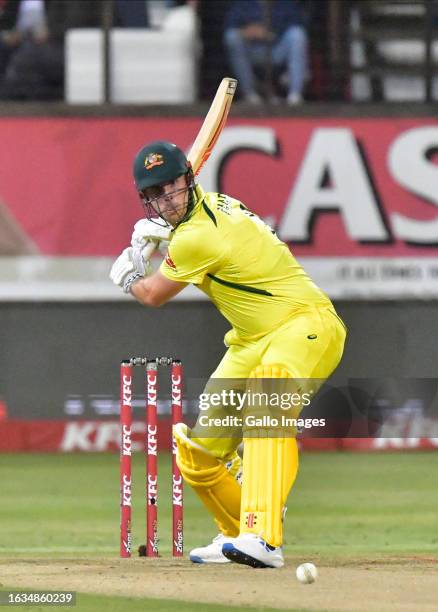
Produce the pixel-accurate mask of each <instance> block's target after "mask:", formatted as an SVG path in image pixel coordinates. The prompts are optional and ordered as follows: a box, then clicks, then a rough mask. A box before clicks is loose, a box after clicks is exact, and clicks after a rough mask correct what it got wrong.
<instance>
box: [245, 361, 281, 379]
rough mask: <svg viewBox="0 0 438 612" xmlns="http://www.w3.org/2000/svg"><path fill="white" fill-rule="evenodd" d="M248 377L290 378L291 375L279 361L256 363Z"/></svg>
mask: <svg viewBox="0 0 438 612" xmlns="http://www.w3.org/2000/svg"><path fill="white" fill-rule="evenodd" d="M249 378H292V375H291V374H290V373H289V372H288V371H287V370H286V368H284V367H283V366H282V365H280V364H279V363H273V364H270V365H261V364H260V365H258V366H257V367H255V368H254V369H253V370H252V371H251V373H250V375H249Z"/></svg>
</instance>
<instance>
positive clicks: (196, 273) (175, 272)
mask: <svg viewBox="0 0 438 612" xmlns="http://www.w3.org/2000/svg"><path fill="white" fill-rule="evenodd" d="M221 243H222V244H221ZM225 250H226V247H225V246H224V244H223V241H219V240H218V236H214V237H213V236H211V235H207V236H205V235H204V236H203V237H202V238H200V237H199V234H198V233H197V232H190V231H187V232H184V233H181V234H180V235H176V236H175V237H174V238H173V240H172V241H171V243H170V245H169V249H168V251H167V255H166V257H165V259H164V261H163V263H162V264H161V266H160V272H161V273H162V274H163V275H164V276H165V277H166V278H168V279H169V280H175V281H180V282H183V283H193V284H194V285H199V284H201V283H202V281H203V280H204V277H205V275H206V274H207V273H208V272H212V273H213V272H215V271H216V270H217V269H218V268H219V267H220V266H221V264H222V262H223V261H224V257H225Z"/></svg>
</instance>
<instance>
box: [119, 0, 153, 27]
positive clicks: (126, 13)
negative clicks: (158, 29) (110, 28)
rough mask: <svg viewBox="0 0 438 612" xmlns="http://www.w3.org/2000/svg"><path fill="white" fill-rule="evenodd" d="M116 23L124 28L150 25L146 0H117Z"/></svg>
mask: <svg viewBox="0 0 438 612" xmlns="http://www.w3.org/2000/svg"><path fill="white" fill-rule="evenodd" d="M114 25H115V26H116V27H117V26H119V27H122V28H147V27H149V20H148V13H147V2H146V1H145V0H141V1H140V0H115V4H114Z"/></svg>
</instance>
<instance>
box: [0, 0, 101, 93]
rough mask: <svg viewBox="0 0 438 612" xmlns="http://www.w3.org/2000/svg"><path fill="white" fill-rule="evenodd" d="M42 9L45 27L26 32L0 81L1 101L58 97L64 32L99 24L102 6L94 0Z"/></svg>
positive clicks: (53, 1)
mask: <svg viewBox="0 0 438 612" xmlns="http://www.w3.org/2000/svg"><path fill="white" fill-rule="evenodd" d="M25 1H27V0H21V2H20V5H21V4H24V2H25ZM30 1H31V2H34V0H30ZM37 2H39V0H37ZM44 6H45V27H41V28H39V29H34V30H33V31H28V32H27V33H26V35H24V36H23V37H22V40H21V42H19V46H18V48H17V49H16V50H15V51H14V53H13V54H12V55H11V57H10V59H9V61H8V64H7V67H6V71H5V73H4V75H3V78H2V79H1V80H0V98H2V99H8V100H54V99H59V98H62V97H63V88H64V34H65V32H66V31H67V30H68V29H69V28H84V27H97V26H99V25H100V23H101V9H102V3H101V2H96V1H95V0H46V1H45V3H44Z"/></svg>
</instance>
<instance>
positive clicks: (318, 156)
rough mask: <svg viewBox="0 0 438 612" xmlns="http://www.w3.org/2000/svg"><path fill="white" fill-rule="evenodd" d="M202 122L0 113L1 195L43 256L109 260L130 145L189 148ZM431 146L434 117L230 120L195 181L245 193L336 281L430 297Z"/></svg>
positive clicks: (123, 230) (121, 242)
mask: <svg viewBox="0 0 438 612" xmlns="http://www.w3.org/2000/svg"><path fill="white" fill-rule="evenodd" d="M200 124H201V119H198V118H175V117H174V118H162V119H155V118H128V117H123V118H50V119H49V118H0V133H1V139H0V158H1V164H0V201H1V202H3V204H4V205H6V207H7V208H8V210H9V211H10V212H11V213H12V215H13V217H15V219H16V220H17V222H18V224H19V225H20V226H21V228H22V229H23V230H24V232H25V233H26V234H27V235H28V236H30V237H31V238H32V239H33V241H34V242H35V243H36V245H37V248H38V250H39V252H40V253H41V254H43V255H61V256H108V257H109V256H115V255H117V254H118V253H119V252H120V251H121V250H122V249H123V248H124V247H125V246H126V244H127V243H129V239H130V236H131V232H132V226H133V224H134V222H135V221H136V220H137V219H139V218H140V217H141V216H142V209H141V207H140V205H139V201H138V198H137V195H136V193H135V190H134V187H133V182H132V176H131V164H132V160H133V157H134V155H135V153H136V151H137V150H138V149H139V148H140V147H141V146H142V145H143V144H144V143H145V142H147V141H151V140H155V139H168V140H171V141H173V142H175V143H177V144H178V145H179V146H181V147H182V148H183V149H185V150H187V149H188V148H189V147H190V144H191V143H192V141H193V139H194V137H195V136H196V133H197V131H198V129H199V127H200ZM437 151H438V125H437V122H436V120H435V119H433V118H430V119H428V118H424V119H423V118H422V119H405V118H366V119H339V118H338V119H330V118H328V119H327V118H309V119H307V118H293V117H289V118H285V117H284V118H279V117H273V118H252V119H249V118H247V119H239V118H231V119H230V120H229V123H228V124H227V127H226V129H225V130H224V132H223V134H222V136H221V138H220V139H219V141H218V143H217V145H216V147H215V150H214V152H213V154H212V156H211V157H210V160H209V162H208V164H207V166H206V168H205V169H204V170H203V172H202V173H201V176H200V181H201V183H202V184H203V186H204V187H205V188H206V189H207V190H221V191H224V192H226V193H229V194H230V195H232V196H235V197H237V198H239V199H241V200H242V201H244V202H245V204H246V205H247V206H248V207H249V208H251V209H253V210H254V211H255V212H257V213H258V214H260V215H261V216H262V217H263V218H265V219H266V220H267V221H268V222H270V223H271V224H272V225H273V226H274V227H275V228H276V230H277V232H278V234H279V236H280V238H282V239H283V240H285V241H286V242H288V243H289V244H290V245H291V247H292V249H293V251H294V253H295V254H296V255H297V256H298V257H299V258H304V259H309V261H310V262H311V260H312V258H313V259H314V260H315V262H317V263H318V265H319V264H321V266H322V267H323V266H324V263H325V264H327V262H329V264H330V266H331V267H330V269H328V270H327V271H326V275H328V276H330V275H331V277H330V279H331V282H332V283H333V286H334V287H335V288H336V283H342V282H343V281H345V282H347V281H348V282H349V283H350V286H352V284H353V285H354V283H355V282H357V281H358V280H360V281H361V282H362V283H364V282H365V281H366V282H367V283H368V285H366V286H367V287H368V289H369V290H370V291H371V292H372V291H373V284H372V283H373V282H375V283H377V285H379V286H380V287H381V286H382V285H384V284H385V281H387V280H388V278H390V279H391V278H392V277H393V276H394V275H400V276H402V277H403V278H402V280H403V282H405V281H406V279H407V280H408V281H411V286H412V288H413V289H415V287H416V289H417V291H423V290H426V292H427V291H428V292H429V293H432V294H434V295H435V293H436V294H437V295H438V288H436V287H435V285H438V283H437V278H438V266H437V265H436V263H435V257H436V256H437V255H438V215H437V212H438V209H437V207H438V190H437V188H436V185H437V184H438V167H437V154H436V153H437ZM370 262H371V263H370ZM372 262H378V266H377V267H376V266H374V267H373V265H372ZM395 263H397V264H400V265H401V266H402V268H400V269H398V268H397V269H395V272H394V267H388V266H393V265H394V264H395ZM332 264H336V266H337V267H336V268H334V267H333V266H332ZM354 264H356V265H354ZM368 264H370V265H368ZM385 266H386V267H385ZM310 272H311V274H312V273H313V271H312V270H310ZM385 275H386V276H385ZM316 280H318V279H316ZM405 285H406V283H405ZM362 286H365V285H362ZM389 286H390V285H388V287H389ZM397 286H398V287H399V285H397ZM406 290H407V291H408V293H409V287H408V288H407V289H406Z"/></svg>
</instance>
